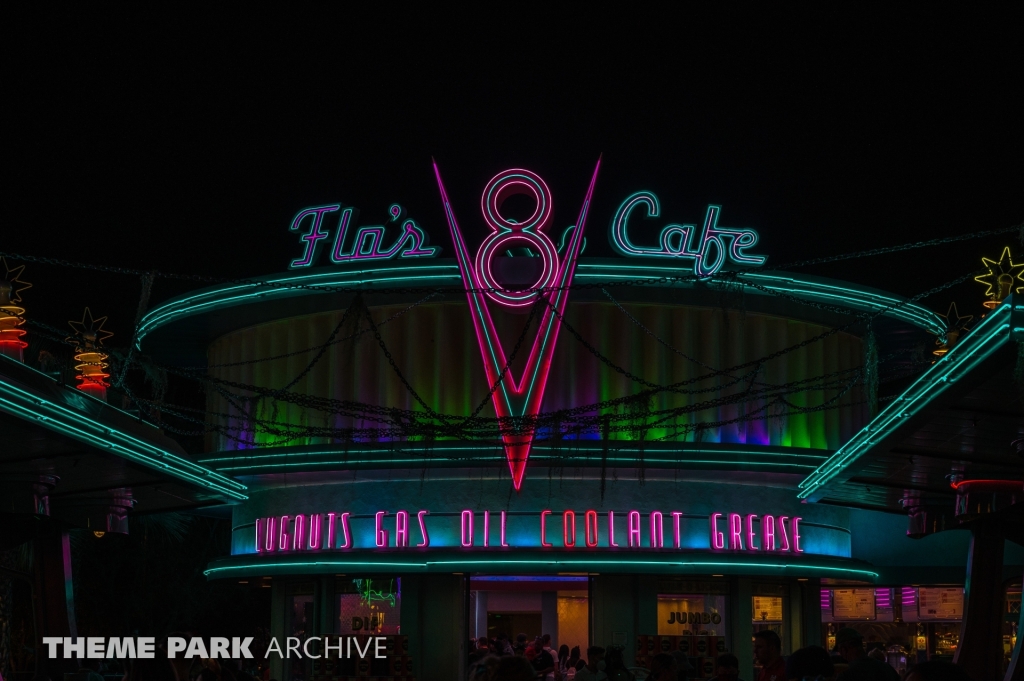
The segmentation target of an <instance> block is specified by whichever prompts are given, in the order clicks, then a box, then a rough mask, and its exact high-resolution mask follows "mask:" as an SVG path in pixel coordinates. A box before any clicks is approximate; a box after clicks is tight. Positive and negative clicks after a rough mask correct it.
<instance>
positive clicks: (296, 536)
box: [292, 513, 306, 551]
mask: <svg viewBox="0 0 1024 681" xmlns="http://www.w3.org/2000/svg"><path fill="white" fill-rule="evenodd" d="M305 543H306V516H304V515H302V514H301V513H300V514H299V515H297V516H295V532H294V533H293V534H292V551H302V550H303V549H305V548H306V546H305Z"/></svg>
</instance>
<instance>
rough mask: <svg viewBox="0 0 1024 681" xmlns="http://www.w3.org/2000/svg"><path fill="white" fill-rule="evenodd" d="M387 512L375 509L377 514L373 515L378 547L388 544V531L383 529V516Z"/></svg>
mask: <svg viewBox="0 0 1024 681" xmlns="http://www.w3.org/2000/svg"><path fill="white" fill-rule="evenodd" d="M387 514H388V512H387V511H377V514H376V515H375V516H374V518H375V519H376V520H375V522H374V527H375V529H376V534H375V536H376V539H377V546H378V547H384V546H387V545H388V531H387V530H385V529H384V516H386V515H387Z"/></svg>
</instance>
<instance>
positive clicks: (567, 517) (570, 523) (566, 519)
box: [562, 511, 576, 549]
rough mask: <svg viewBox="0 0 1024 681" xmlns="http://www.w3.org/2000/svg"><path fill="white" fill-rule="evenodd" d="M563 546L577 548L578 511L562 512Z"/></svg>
mask: <svg viewBox="0 0 1024 681" xmlns="http://www.w3.org/2000/svg"><path fill="white" fill-rule="evenodd" d="M562 546H564V547H565V548H567V549H574V548H576V513H575V512H574V511H566V512H565V513H563V514H562Z"/></svg>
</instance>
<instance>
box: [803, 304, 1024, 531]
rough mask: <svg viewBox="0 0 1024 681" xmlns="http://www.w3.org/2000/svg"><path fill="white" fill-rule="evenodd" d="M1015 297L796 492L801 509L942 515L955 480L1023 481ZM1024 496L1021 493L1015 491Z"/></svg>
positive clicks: (1023, 412)
mask: <svg viewBox="0 0 1024 681" xmlns="http://www.w3.org/2000/svg"><path fill="white" fill-rule="evenodd" d="M1022 342H1024V296H1021V295H1013V296H1010V297H1009V298H1007V299H1006V300H1005V301H1004V302H1003V304H1002V305H1000V306H999V307H998V308H996V309H995V310H993V311H992V312H991V313H989V314H988V315H987V316H986V317H985V318H984V319H983V320H982V322H981V323H980V324H979V325H978V326H977V327H976V328H975V329H974V330H973V331H971V332H970V333H969V334H967V335H966V336H964V337H963V338H962V339H961V340H960V342H959V343H958V344H957V345H956V346H955V347H953V348H952V349H951V350H950V351H949V352H948V353H947V354H945V355H943V356H942V357H941V358H940V359H939V360H937V361H936V362H935V364H934V365H933V366H932V367H931V368H930V369H928V371H926V372H925V373H924V374H923V375H921V376H920V377H919V378H918V379H917V380H916V381H914V383H913V384H911V385H910V387H909V388H907V389H906V390H905V391H904V392H903V393H902V394H901V395H900V396H899V397H897V398H896V399H894V400H892V401H891V402H890V404H889V405H888V406H887V407H886V408H885V409H883V410H882V411H881V412H880V413H879V414H878V416H876V417H875V418H874V419H872V421H871V422H870V423H868V425H867V426H865V427H864V429H863V430H861V431H860V432H859V433H857V435H855V436H854V437H853V438H851V439H850V441H849V442H847V443H846V444H845V445H844V446H843V447H841V448H840V449H839V450H838V451H837V452H836V453H835V454H834V455H833V456H832V457H830V458H829V459H828V460H827V461H825V463H823V464H821V465H820V466H819V467H818V468H817V469H816V470H815V471H814V472H813V473H811V474H810V475H809V476H807V478H806V479H805V480H804V481H803V482H802V483H800V492H799V496H800V497H801V498H803V499H806V500H808V501H814V502H822V503H834V504H841V505H844V506H854V507H863V508H871V509H878V510H889V511H899V510H903V509H904V508H905V507H906V506H908V505H920V506H925V505H947V506H948V508H949V509H950V511H951V512H952V509H953V504H954V502H955V500H956V498H957V492H956V490H955V489H954V487H953V484H954V483H959V482H960V481H962V480H1006V481H1021V480H1024V459H1022V458H1021V456H1020V455H1019V454H1018V452H1017V450H1016V449H1015V448H1014V447H1013V446H1011V442H1013V441H1014V440H1017V439H1019V438H1021V437H1024V391H1022V386H1021V385H1020V384H1018V383H1017V382H1016V379H1015V378H1014V372H1015V367H1017V366H1018V362H1019V361H1020V359H1019V356H1020V355H1019V353H1020V352H1021V350H1020V347H1021V345H1020V343H1022ZM1021 488H1022V490H1024V483H1022V484H1021Z"/></svg>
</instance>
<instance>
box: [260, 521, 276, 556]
mask: <svg viewBox="0 0 1024 681" xmlns="http://www.w3.org/2000/svg"><path fill="white" fill-rule="evenodd" d="M263 527H265V528H266V529H267V532H266V535H265V537H264V539H265V540H266V543H267V551H268V552H269V551H274V550H276V549H277V531H276V529H275V528H276V527H277V518H267V519H266V520H264V521H263Z"/></svg>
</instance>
